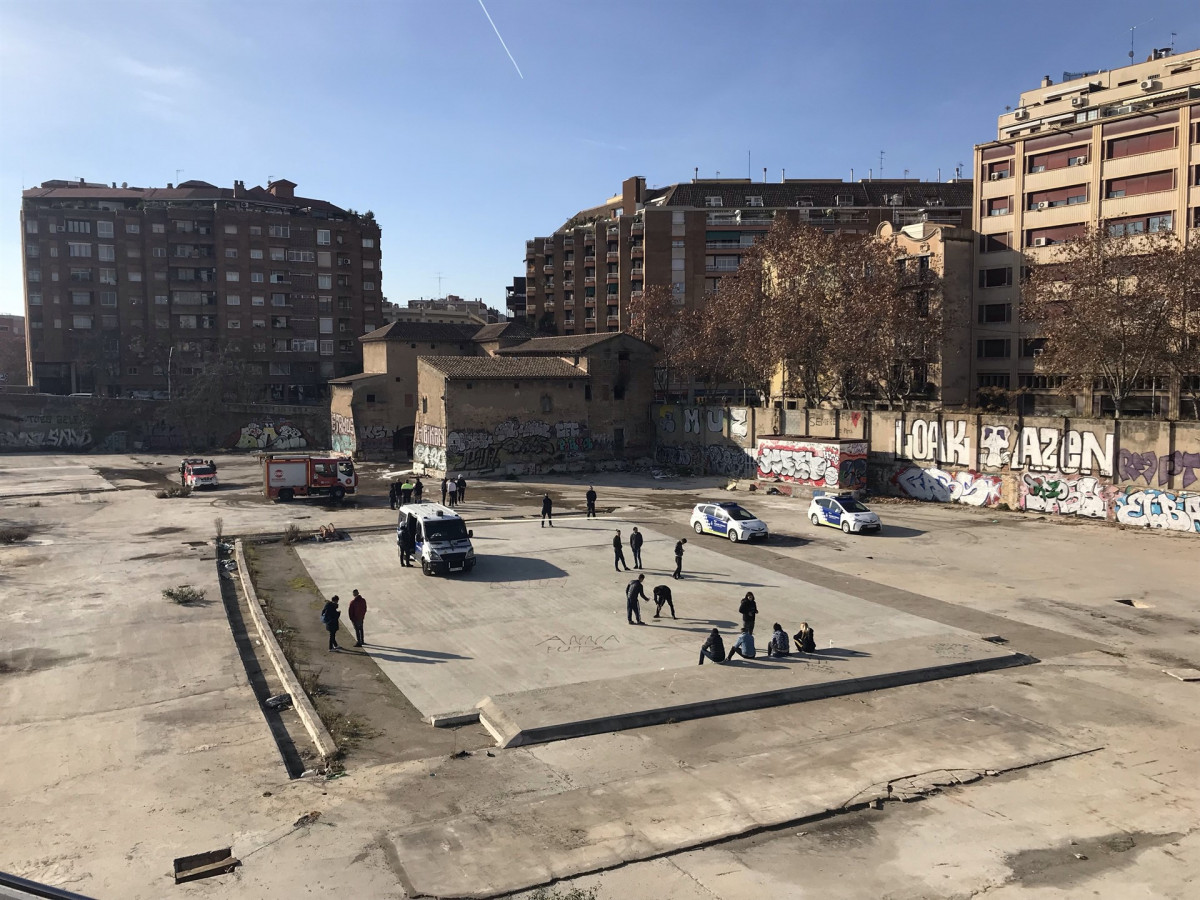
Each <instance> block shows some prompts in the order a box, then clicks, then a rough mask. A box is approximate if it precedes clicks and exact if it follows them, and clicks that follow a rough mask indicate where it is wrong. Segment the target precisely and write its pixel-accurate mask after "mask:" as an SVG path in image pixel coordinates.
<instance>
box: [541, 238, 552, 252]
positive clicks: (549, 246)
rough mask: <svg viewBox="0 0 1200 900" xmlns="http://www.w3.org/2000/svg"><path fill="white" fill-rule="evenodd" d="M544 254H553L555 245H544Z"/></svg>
mask: <svg viewBox="0 0 1200 900" xmlns="http://www.w3.org/2000/svg"><path fill="white" fill-rule="evenodd" d="M542 252H543V253H553V252H554V243H553V242H552V241H546V243H544V244H543V245H542Z"/></svg>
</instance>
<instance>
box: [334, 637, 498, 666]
mask: <svg viewBox="0 0 1200 900" xmlns="http://www.w3.org/2000/svg"><path fill="white" fill-rule="evenodd" d="M355 649H357V648H355ZM363 650H364V652H366V651H370V652H369V654H368V655H370V656H382V655H383V654H381V653H376V652H375V651H376V650H390V651H392V652H394V653H407V654H409V656H428V657H430V661H445V660H447V659H474V657H472V656H459V655H458V654H457V653H443V652H442V651H440V650H417V649H415V648H413V647H387V646H384V645H383V644H372V643H371V642H370V641H368V642H367V643H366V645H365V646H364V648H363ZM414 662H416V660H414Z"/></svg>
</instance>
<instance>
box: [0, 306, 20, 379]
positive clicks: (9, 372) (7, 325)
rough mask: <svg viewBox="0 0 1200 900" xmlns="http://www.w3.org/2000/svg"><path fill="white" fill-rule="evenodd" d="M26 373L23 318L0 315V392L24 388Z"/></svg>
mask: <svg viewBox="0 0 1200 900" xmlns="http://www.w3.org/2000/svg"><path fill="white" fill-rule="evenodd" d="M26 371H27V364H26V362H25V317H24V316H9V315H0V390H7V389H9V388H14V387H23V386H25V385H26V384H27V381H26Z"/></svg>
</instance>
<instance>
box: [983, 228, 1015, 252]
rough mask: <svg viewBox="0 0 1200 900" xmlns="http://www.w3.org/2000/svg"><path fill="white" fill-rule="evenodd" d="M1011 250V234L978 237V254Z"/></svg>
mask: <svg viewBox="0 0 1200 900" xmlns="http://www.w3.org/2000/svg"><path fill="white" fill-rule="evenodd" d="M1011 249H1012V235H1011V234H1008V233H1006V234H981V235H980V236H979V252H980V253H996V252H998V251H1001V250H1011Z"/></svg>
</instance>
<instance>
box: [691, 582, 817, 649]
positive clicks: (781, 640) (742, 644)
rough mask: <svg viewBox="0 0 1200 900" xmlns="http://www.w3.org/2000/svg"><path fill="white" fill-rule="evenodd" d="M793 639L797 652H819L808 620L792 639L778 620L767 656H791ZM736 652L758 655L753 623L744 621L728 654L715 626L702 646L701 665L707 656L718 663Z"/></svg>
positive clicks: (769, 642) (768, 643)
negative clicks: (740, 631)
mask: <svg viewBox="0 0 1200 900" xmlns="http://www.w3.org/2000/svg"><path fill="white" fill-rule="evenodd" d="M751 599H753V598H751ZM792 640H794V641H795V642H796V652H797V653H816V652H817V641H816V638H815V637H814V636H813V630H812V627H811V626H810V625H809V624H808V623H807V622H801V623H800V630H799V631H797V632H796V633H795V634H794V635H793V636H792V638H791V639H790V640H789V638H788V635H787V632H786V631H784V630H783V626H781V625H780V624H779V623H778V622H776V623H775V626H774V630H773V631H772V633H771V639H770V640H769V641H768V642H767V656H769V657H770V656H790V655H791V641H792ZM734 654H736V655H738V656H740V657H742V658H743V659H754V657H756V656H757V655H758V650H757V649H756V648H755V646H754V626H753V624H751V623H744V624H743V625H742V633H741V634H740V635H738V639H737V640H736V641H734V643H733V646H732V647H730V648H729V653H728V655H726V653H725V642H724V641H723V640H722V639H721V632H720V631H718V630H717V629H716V628H714V629H713V630H712V631H711V632H710V633H709V635H708V640H707V641H705V642H704V646H703V647H701V648H700V665H704V660H705V659H706V658H707V659H710V660H712V661H713V662H716V663H723V662H728V661H730V660H732V659H733V657H734Z"/></svg>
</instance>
